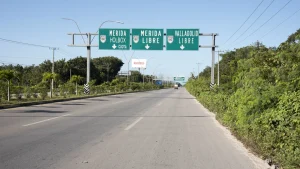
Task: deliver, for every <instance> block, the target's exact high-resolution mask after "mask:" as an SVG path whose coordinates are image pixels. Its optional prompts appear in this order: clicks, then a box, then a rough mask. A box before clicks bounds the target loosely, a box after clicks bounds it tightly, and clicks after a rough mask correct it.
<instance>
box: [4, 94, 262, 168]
mask: <svg viewBox="0 0 300 169" xmlns="http://www.w3.org/2000/svg"><path fill="white" fill-rule="evenodd" d="M265 167H266V166H265V165H264V163H263V161H262V160H260V159H258V158H256V157H255V156H254V155H252V154H251V153H249V152H248V151H247V150H246V149H245V148H244V147H243V146H242V145H241V144H240V143H239V142H237V141H236V140H235V139H234V138H233V137H232V136H231V135H230V133H228V131H227V130H226V129H225V128H224V127H222V126H221V125H220V124H219V123H218V122H216V120H215V118H214V115H213V114H212V113H210V112H208V111H207V110H206V109H205V108H203V106H202V105H201V104H199V103H198V102H197V101H196V100H195V99H194V97H193V96H191V95H190V94H189V93H188V92H187V91H186V90H185V89H184V88H180V89H179V90H174V89H165V90H157V91H151V92H143V93H130V94H123V95H114V96H105V97H98V98H90V99H82V100H76V101H68V102H59V103H51V104H44V105H37V106H31V107H20V108H14V109H7V110H0V168H1V169H36V168H38V169H77V168H78V169H83V168H84V169H133V168H135V169H255V168H257V169H262V168H265Z"/></svg>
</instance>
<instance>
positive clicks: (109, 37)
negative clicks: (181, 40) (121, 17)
mask: <svg viewBox="0 0 300 169" xmlns="http://www.w3.org/2000/svg"><path fill="white" fill-rule="evenodd" d="M99 49H106V50H129V49H130V29H102V28H100V29H99Z"/></svg>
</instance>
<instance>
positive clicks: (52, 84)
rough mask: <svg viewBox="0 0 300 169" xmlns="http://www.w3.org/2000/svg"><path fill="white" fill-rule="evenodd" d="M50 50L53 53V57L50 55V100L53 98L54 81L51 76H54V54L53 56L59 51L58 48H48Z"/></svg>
mask: <svg viewBox="0 0 300 169" xmlns="http://www.w3.org/2000/svg"><path fill="white" fill-rule="evenodd" d="M50 50H52V51H53V55H52V78H51V90H50V98H52V96H53V89H54V80H53V78H54V77H53V75H54V54H55V50H59V48H50Z"/></svg>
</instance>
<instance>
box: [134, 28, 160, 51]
mask: <svg viewBox="0 0 300 169" xmlns="http://www.w3.org/2000/svg"><path fill="white" fill-rule="evenodd" d="M163 40H164V30H163V29H132V40H131V44H132V49H133V50H163V47H164V41H163Z"/></svg>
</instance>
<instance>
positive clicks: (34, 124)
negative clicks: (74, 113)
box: [23, 114, 71, 127]
mask: <svg viewBox="0 0 300 169" xmlns="http://www.w3.org/2000/svg"><path fill="white" fill-rule="evenodd" d="M70 115H71V114H65V115H62V116H58V117H53V118H50V119H46V120H42V121H38V122H34V123H30V124H25V125H23V127H27V126H31V125H35V124H39V123H43V122H46V121H50V120H54V119H57V118H60V117H65V116H70Z"/></svg>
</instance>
